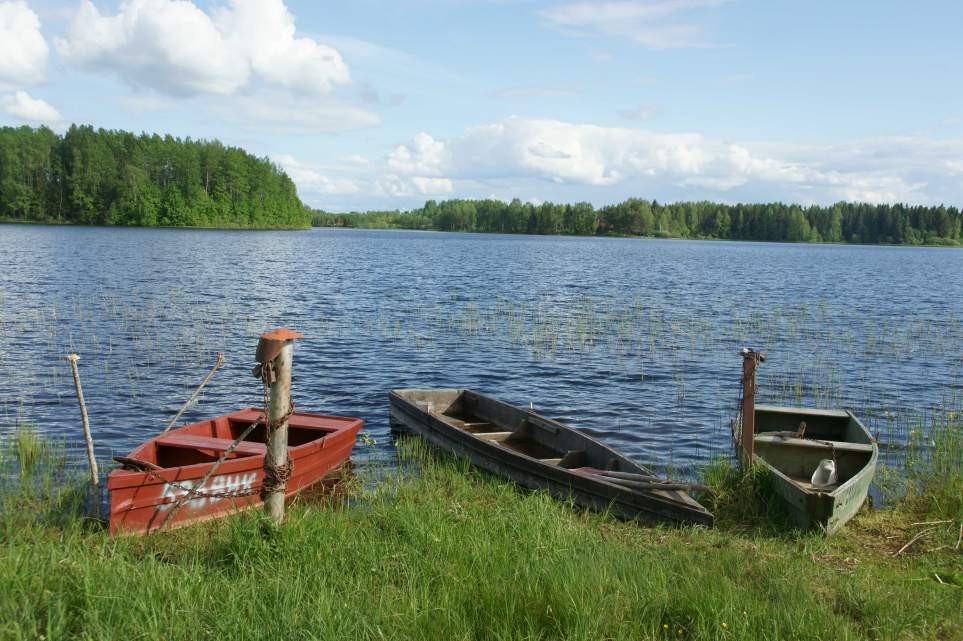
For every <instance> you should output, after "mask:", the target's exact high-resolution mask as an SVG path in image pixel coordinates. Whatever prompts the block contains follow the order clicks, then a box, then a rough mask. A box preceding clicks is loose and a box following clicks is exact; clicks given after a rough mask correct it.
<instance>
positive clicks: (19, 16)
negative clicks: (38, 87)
mask: <svg viewBox="0 0 963 641" xmlns="http://www.w3.org/2000/svg"><path fill="white" fill-rule="evenodd" d="M48 53H49V50H48V48H47V42H46V41H45V40H44V38H43V34H42V33H40V18H38V17H37V14H36V13H34V12H33V11H32V10H31V9H30V7H28V6H27V3H26V2H23V0H14V1H13V2H0V83H10V84H12V85H15V84H36V83H39V82H43V80H44V77H45V75H46V68H47V55H48Z"/></svg>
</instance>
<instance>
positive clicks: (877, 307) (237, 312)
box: [0, 225, 963, 473]
mask: <svg viewBox="0 0 963 641" xmlns="http://www.w3.org/2000/svg"><path fill="white" fill-rule="evenodd" d="M279 325H285V326H288V327H291V328H294V329H297V330H300V331H303V332H304V333H305V338H304V339H302V340H300V341H298V343H297V345H296V348H295V365H294V388H293V394H294V399H295V402H296V404H297V407H298V408H299V409H301V410H304V411H320V412H326V413H334V414H346V415H353V416H359V417H361V418H363V419H364V420H365V423H366V428H365V429H366V431H367V432H368V434H369V435H370V436H371V437H372V438H373V439H374V441H375V442H376V445H374V446H362V445H361V444H360V443H359V446H358V449H357V450H356V452H357V455H356V457H355V458H356V460H359V461H361V463H362V465H363V464H365V463H370V462H371V461H379V462H384V461H390V460H391V457H392V448H393V445H392V441H391V439H390V437H389V432H388V404H387V392H388V390H389V389H391V388H393V387H412V386H436V387H437V386H446V387H447V386H451V387H471V388H475V389H478V390H481V391H484V392H487V393H489V394H492V395H494V396H497V397H500V398H502V399H505V400H507V401H510V402H513V403H516V404H520V405H525V406H528V405H529V404H530V403H531V404H533V405H534V407H535V408H536V409H537V410H538V411H540V412H541V413H543V414H545V415H547V416H551V417H553V418H558V419H560V420H562V421H565V422H568V423H570V424H572V425H573V426H575V427H578V428H581V429H584V430H586V431H587V432H589V433H591V434H592V435H594V436H596V437H599V438H601V439H603V440H604V441H606V442H607V443H609V444H611V445H614V446H616V447H618V448H620V449H622V450H623V451H624V452H625V453H626V454H628V455H629V456H631V457H633V458H635V459H637V460H638V461H639V462H641V463H643V464H645V465H651V466H653V467H656V468H660V469H665V468H666V467H667V466H668V467H671V468H674V469H676V470H680V471H681V473H685V470H688V469H691V467H692V466H693V465H695V464H698V463H700V462H703V461H705V460H706V459H707V458H709V457H712V456H715V455H718V454H721V453H729V452H730V451H731V446H730V443H729V435H728V429H729V428H728V425H729V421H730V420H732V418H733V417H734V415H735V408H736V403H737V399H738V394H739V378H740V372H741V357H740V356H739V350H740V348H742V347H744V346H749V347H753V348H756V349H761V350H763V351H765V352H766V354H767V356H768V361H767V362H766V363H765V364H763V365H762V366H761V371H760V388H761V389H760V392H761V400H762V401H770V402H781V403H787V404H796V403H799V404H804V405H814V406H820V407H827V406H839V407H844V408H849V409H853V410H854V411H857V412H858V415H859V416H860V417H861V418H863V419H864V421H865V422H866V424H867V427H869V428H870V431H872V432H878V433H879V435H880V437H879V438H880V441H881V442H882V444H883V445H884V455H892V453H893V452H899V451H900V449H901V447H902V446H903V445H905V443H906V440H907V438H908V435H909V434H910V433H911V432H912V431H913V430H917V429H920V428H921V427H923V426H925V424H926V423H927V421H929V420H930V419H931V418H932V417H933V416H937V415H939V414H940V413H941V412H946V411H948V410H949V409H951V408H959V407H960V406H961V405H963V403H961V398H963V251H960V250H953V249H938V248H909V247H875V246H873V247H870V246H839V245H791V244H767V243H741V242H712V241H706V242H701V241H672V240H640V239H621V238H586V237H544V236H500V235H487V234H453V233H449V234H446V233H435V232H405V231H372V230H341V229H337V230H336V229H314V230H310V231H290V232H289V231H278V232H250V231H204V230H173V229H124V228H83V227H56V226H16V225H0V433H7V434H9V433H10V432H11V431H12V430H14V429H15V425H16V423H17V421H18V420H19V421H28V422H31V423H34V424H36V425H37V426H38V428H39V429H40V430H41V431H42V432H44V433H46V434H48V435H50V436H52V437H55V438H56V439H58V440H61V439H62V440H66V441H68V442H69V443H71V444H79V443H80V441H81V439H82V436H81V428H80V420H79V412H78V409H77V406H76V400H75V397H74V392H73V384H72V380H71V377H70V371H69V368H68V364H67V363H66V361H65V360H64V359H63V357H64V356H65V355H66V354H67V353H68V352H71V351H76V352H77V353H79V354H80V357H81V360H80V363H79V365H80V370H81V376H82V381H83V385H84V392H85V396H86V400H87V404H88V409H89V412H90V419H91V423H92V428H93V434H94V438H95V439H96V442H97V449H98V454H99V455H101V456H103V457H109V456H110V455H112V454H123V453H126V452H128V451H129V450H130V449H131V448H132V447H133V446H134V445H135V444H137V443H139V442H141V441H142V440H144V439H145V438H147V437H149V436H151V435H153V434H155V433H156V432H157V431H159V430H160V429H162V428H163V426H164V425H165V424H166V423H167V421H168V420H169V419H170V418H171V417H172V416H173V414H174V413H175V412H176V410H177V409H178V407H179V406H180V405H181V403H183V402H184V401H185V400H186V399H187V397H188V396H189V395H190V393H191V391H192V390H193V388H194V387H195V386H196V385H197V383H199V382H200V380H201V379H202V378H203V377H204V375H205V374H206V372H207V371H208V369H209V368H210V366H211V364H212V363H213V361H214V355H215V352H217V351H223V352H225V355H226V363H225V365H224V366H223V368H222V369H221V370H220V371H219V372H218V373H217V375H216V376H215V378H214V380H213V381H212V383H211V384H210V386H209V387H208V388H207V390H206V391H205V393H204V395H203V397H202V399H201V402H200V403H199V404H197V405H195V406H194V407H193V408H191V410H190V411H189V412H188V413H187V414H186V415H185V418H186V419H199V418H203V417H207V416H211V415H215V414H220V413H225V412H228V411H231V410H233V409H235V408H238V407H242V406H248V405H258V404H259V403H260V398H261V390H260V384H259V382H258V381H257V380H255V379H254V378H252V376H251V373H250V370H251V367H252V366H253V364H254V348H255V345H256V343H257V337H258V335H259V334H261V333H262V332H264V331H266V330H268V329H271V328H273V327H275V326H279ZM887 453H889V454H887Z"/></svg>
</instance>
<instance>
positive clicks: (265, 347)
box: [251, 327, 304, 382]
mask: <svg viewBox="0 0 963 641" xmlns="http://www.w3.org/2000/svg"><path fill="white" fill-rule="evenodd" d="M303 337H304V334H303V333H301V332H296V331H294V330H291V329H288V328H287V327H278V328H277V329H272V330H271V331H270V332H265V333H264V334H261V338H260V339H258V342H257V350H256V351H255V353H254V360H255V361H257V363H258V365H257V366H255V368H254V369H253V370H252V371H251V374H253V375H254V377H255V378H262V377H263V375H264V373H265V370H267V373H268V376H269V378H271V379H273V375H272V374H271V371H270V368H269V367H262V366H267V365H268V363H270V362H272V361H273V360H274V359H275V358H277V355H278V354H280V353H281V349H282V348H283V347H284V344H285V343H286V342H288V341H293V340H294V339H296V338H303ZM269 382H273V380H271V381H269Z"/></svg>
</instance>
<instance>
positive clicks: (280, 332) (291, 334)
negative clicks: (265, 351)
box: [261, 327, 304, 341]
mask: <svg viewBox="0 0 963 641" xmlns="http://www.w3.org/2000/svg"><path fill="white" fill-rule="evenodd" d="M295 338H304V334H303V333H302V332H296V331H294V330H293V329H288V328H287V327H278V328H277V329H272V330H271V331H270V332H265V333H264V334H261V340H262V341H293V340H294V339H295Z"/></svg>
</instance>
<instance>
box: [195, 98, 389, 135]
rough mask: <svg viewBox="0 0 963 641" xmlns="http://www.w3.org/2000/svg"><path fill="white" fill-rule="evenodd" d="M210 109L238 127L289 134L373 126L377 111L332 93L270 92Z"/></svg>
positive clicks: (375, 122) (376, 122) (238, 99)
mask: <svg viewBox="0 0 963 641" xmlns="http://www.w3.org/2000/svg"><path fill="white" fill-rule="evenodd" d="M211 112H212V113H214V114H215V115H217V116H218V117H220V118H223V119H224V120H226V121H228V122H231V123H233V124H236V125H237V126H239V127H241V128H243V129H248V130H257V131H270V132H273V133H286V134H322V133H333V132H341V131H350V130H355V129H364V128H367V127H373V126H376V125H378V124H380V123H381V118H379V117H378V116H377V114H374V113H371V112H370V111H367V110H365V109H362V108H360V107H357V106H355V105H353V104H351V103H348V102H345V101H343V100H339V99H337V98H333V97H330V96H319V97H317V98H313V99H306V98H296V97H290V96H281V95H278V94H277V93H274V92H267V93H264V94H263V95H257V96H235V97H232V98H231V99H229V100H225V101H223V102H217V103H215V104H214V105H212V107H211Z"/></svg>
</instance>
